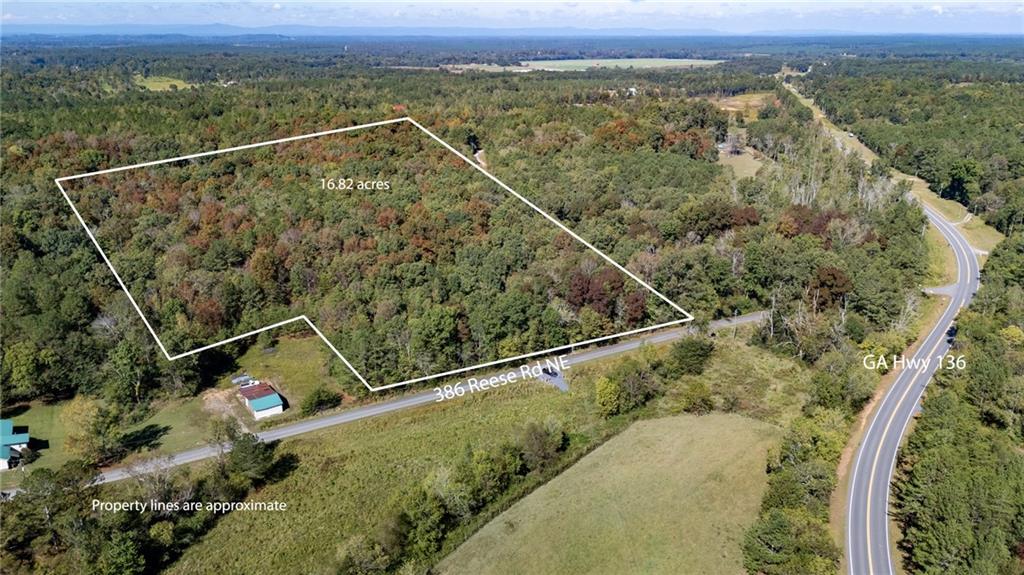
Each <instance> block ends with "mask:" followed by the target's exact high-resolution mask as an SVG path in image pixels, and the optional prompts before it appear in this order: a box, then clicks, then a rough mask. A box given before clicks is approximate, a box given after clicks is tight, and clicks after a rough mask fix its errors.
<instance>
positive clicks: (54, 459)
mask: <svg viewBox="0 0 1024 575" xmlns="http://www.w3.org/2000/svg"><path fill="white" fill-rule="evenodd" d="M327 353H328V352H327V350H326V349H324V346H323V342H321V341H320V339H319V338H316V337H305V338H282V339H281V340H280V341H279V342H278V343H277V344H276V345H275V346H274V348H273V351H271V352H267V351H265V350H264V349H262V348H261V347H259V346H252V347H251V348H249V350H248V351H247V352H246V353H245V354H243V355H242V356H241V357H240V358H238V369H237V370H236V371H237V372H245V373H248V374H250V375H252V376H253V377H256V378H259V379H265V380H267V381H270V382H272V383H273V384H274V386H275V387H277V388H278V390H279V391H281V393H282V394H283V395H284V396H285V398H286V399H287V400H288V403H289V410H288V411H286V412H285V414H284V415H280V416H276V417H272V418H269V419H265V420H263V421H260V422H259V423H258V424H257V423H256V422H255V421H254V420H253V418H252V415H251V414H250V413H249V411H248V410H246V409H245V407H244V406H242V404H241V402H240V401H239V400H238V398H237V396H236V394H235V393H234V391H233V388H234V386H233V385H231V375H232V374H226V375H224V376H223V377H222V378H220V380H219V381H218V383H217V388H214V389H208V390H206V391H204V392H203V393H202V394H200V395H198V396H196V397H190V398H181V399H171V400H167V401H161V402H158V403H156V404H154V405H153V410H152V413H151V415H150V416H149V417H147V418H146V419H145V420H143V421H142V422H140V423H138V424H137V425H135V426H133V427H131V428H129V429H128V430H127V431H128V432H129V433H131V432H141V431H142V430H147V431H148V432H149V434H151V436H154V437H155V439H154V442H153V443H152V444H149V445H147V446H145V447H141V448H140V449H139V450H138V451H136V452H134V453H132V454H131V455H129V456H128V457H127V458H126V460H125V461H126V462H129V463H130V462H131V461H133V460H141V459H148V458H151V457H153V456H155V455H165V454H171V453H176V452H178V451H183V450H186V449H190V448H192V447H197V446H200V445H203V444H205V443H206V441H207V439H208V437H209V421H210V419H211V417H213V416H215V415H221V414H223V413H225V412H226V413H230V414H231V415H233V416H235V417H238V418H239V419H240V420H241V422H242V424H243V425H245V426H246V427H248V428H249V429H252V430H254V431H255V430H256V429H259V428H267V427H271V426H274V425H279V424H281V423H286V422H289V421H294V420H295V419H298V418H299V406H300V405H301V404H302V400H303V399H304V398H305V397H306V395H308V394H309V392H311V391H312V390H313V389H315V388H316V387H318V386H319V385H321V384H323V385H326V386H327V387H328V388H329V389H332V390H333V391H337V392H339V393H340V392H341V391H342V390H341V388H340V386H338V385H337V383H336V382H335V381H334V379H333V378H331V377H329V376H328V375H327V374H326V373H324V369H323V365H324V364H323V361H321V360H322V358H323V357H326V355H327ZM233 373H234V372H233ZM224 392H227V393H226V397H225V398H224V399H225V400H226V401H222V402H220V403H219V404H218V403H217V402H216V401H212V402H205V401H204V399H206V400H209V399H212V398H210V397H209V395H210V394H219V395H225V393H224ZM204 403H205V405H204ZM66 405H67V402H57V403H42V402H33V403H32V404H30V405H29V406H28V409H17V410H15V411H13V412H12V413H13V418H14V422H15V425H18V426H23V425H25V426H28V428H29V433H30V435H31V437H32V438H33V440H36V441H44V442H46V443H45V447H43V448H42V449H40V450H39V459H37V460H36V461H35V462H33V463H32V464H30V465H29V466H28V467H27V468H26V469H28V470H32V469H35V468H37V467H46V468H50V469H56V468H58V467H60V466H61V465H63V464H64V463H65V462H66V461H68V460H69V459H71V458H72V456H71V454H69V453H68V452H67V451H65V449H64V442H65V438H66V436H67V432H68V430H67V429H66V428H65V425H64V420H63V419H62V418H61V411H62V410H63V409H64V406H66ZM218 405H219V406H221V407H223V409H221V408H216V409H214V406H218ZM211 409H213V411H215V412H216V413H211ZM4 417H7V414H5V415H4ZM140 435H141V433H140ZM34 445H37V446H38V443H35V444H34ZM23 475H24V474H23V473H21V472H19V471H17V470H12V471H5V472H3V473H0V487H3V488H4V489H7V488H10V487H13V486H16V485H17V484H18V483H19V482H20V481H21V477H22V476H23Z"/></svg>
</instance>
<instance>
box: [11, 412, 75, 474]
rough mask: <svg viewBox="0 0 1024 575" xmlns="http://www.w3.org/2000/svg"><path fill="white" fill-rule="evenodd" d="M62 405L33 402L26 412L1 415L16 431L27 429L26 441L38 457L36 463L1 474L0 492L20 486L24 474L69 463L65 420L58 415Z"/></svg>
mask: <svg viewBox="0 0 1024 575" xmlns="http://www.w3.org/2000/svg"><path fill="white" fill-rule="evenodd" d="M63 408H64V403H42V402H33V403H32V404H31V405H30V406H29V408H28V409H27V410H25V411H21V410H20V409H16V410H14V411H13V413H11V414H8V413H6V412H5V413H4V417H5V418H7V417H11V415H13V417H12V419H13V420H14V425H15V427H22V426H28V433H29V439H30V440H31V441H32V443H31V444H30V447H32V448H33V449H35V450H36V452H37V453H38V454H39V459H37V460H35V461H34V462H32V463H30V464H29V465H27V466H24V467H19V468H15V469H11V470H8V471H3V472H0V488H3V489H8V488H10V487H15V486H17V485H18V484H19V483H20V482H21V476H22V475H24V473H23V470H24V471H31V470H32V469H35V468H36V467H60V466H61V465H63V464H64V462H66V461H67V460H68V459H70V458H71V456H70V454H68V453H67V452H66V451H64V434H65V433H66V430H65V429H64V420H63V419H61V416H60V412H61V410H62V409H63Z"/></svg>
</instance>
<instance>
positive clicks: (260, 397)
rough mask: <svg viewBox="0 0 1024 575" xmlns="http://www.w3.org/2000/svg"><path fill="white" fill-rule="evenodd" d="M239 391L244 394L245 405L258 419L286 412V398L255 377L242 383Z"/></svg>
mask: <svg viewBox="0 0 1024 575" xmlns="http://www.w3.org/2000/svg"><path fill="white" fill-rule="evenodd" d="M238 393H239V395H241V396H242V399H243V400H244V401H245V405H246V406H247V407H248V408H249V411H251V412H252V416H253V417H254V418H256V419H263V418H264V417H270V416H271V415H277V414H279V413H283V412H284V399H282V398H281V395H280V394H279V393H277V391H276V390H275V389H274V388H273V387H271V386H270V384H268V383H263V382H261V381H257V380H255V379H253V380H251V381H249V382H247V383H243V384H241V385H240V386H239V388H238Z"/></svg>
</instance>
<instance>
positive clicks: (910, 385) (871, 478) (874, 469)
mask: <svg viewBox="0 0 1024 575" xmlns="http://www.w3.org/2000/svg"><path fill="white" fill-rule="evenodd" d="M937 219H939V220H941V221H942V223H944V224H946V225H950V224H949V223H948V222H946V221H945V220H944V219H943V218H942V217H941V216H939V217H938V218H937ZM935 227H936V229H939V228H940V226H939V225H936V226H935ZM939 231H940V232H941V231H942V230H941V229H940V230H939ZM954 233H955V232H954ZM949 245H950V247H951V248H952V249H953V251H954V252H955V253H956V255H957V271H958V272H959V271H962V270H963V268H962V267H961V266H960V261H961V260H960V257H959V256H961V255H963V256H964V261H966V262H967V268H968V269H967V281H968V282H969V281H970V254H966V253H964V251H963V249H962V246H960V242H953V241H950V242H949ZM952 306H953V302H952V301H951V302H950V306H949V307H947V308H946V312H948V311H949V309H950V308H951V307H952ZM962 308H963V302H961V303H960V305H959V306H958V307H957V312H959V311H960V309H962ZM946 312H944V313H943V314H942V315H946ZM938 325H939V324H936V327H938ZM933 332H934V329H933ZM941 344H942V338H939V339H938V340H937V341H936V342H935V345H933V346H932V348H931V349H930V350H929V351H928V355H926V356H925V357H926V358H931V357H932V354H934V353H935V350H937V349H938V348H939V345H941ZM927 366H928V364H927V363H925V364H924V365H923V366H922V367H921V368H919V369H918V371H917V372H916V373H914V375H912V376H911V378H910V382H909V383H908V384H907V387H906V389H904V390H903V394H902V395H901V396H900V399H899V401H897V402H896V407H894V408H893V410H892V413H891V414H890V415H889V420H888V421H886V423H885V427H883V428H882V438H881V439H880V440H879V442H878V449H877V450H876V451H875V457H874V460H873V461H872V462H871V474H870V476H869V478H868V494H867V503H866V505H867V506H866V510H865V517H867V520H866V521H865V522H864V527H865V531H866V534H867V540H866V541H867V552H868V573H869V574H873V573H874V572H875V570H874V559H873V558H872V556H871V547H872V546H871V492H872V490H873V487H874V484H875V473H876V472H877V470H878V460H879V459H880V458H881V454H882V448H883V447H884V446H885V440H886V438H887V437H888V435H889V429H890V427H891V426H892V422H893V420H894V419H895V418H896V414H897V413H899V411H900V408H901V407H902V406H903V402H904V401H905V400H906V398H907V395H908V394H909V393H910V391H911V390H912V389H913V388H914V385H915V384H916V382H917V379H918V378H919V377H920V376H921V374H922V373H923V372H924V370H925V369H927ZM886 511H887V512H888V510H886ZM851 575H856V574H851Z"/></svg>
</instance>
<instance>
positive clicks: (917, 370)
mask: <svg viewBox="0 0 1024 575" xmlns="http://www.w3.org/2000/svg"><path fill="white" fill-rule="evenodd" d="M923 207H924V210H925V213H926V214H927V216H928V219H929V220H930V221H931V222H932V224H933V225H934V226H935V227H936V228H937V229H938V230H939V232H941V233H942V235H943V237H945V238H946V241H947V242H949V244H950V246H952V248H953V252H954V253H955V254H956V262H957V268H958V271H957V280H956V283H955V284H954V286H953V289H952V290H950V291H951V297H950V302H949V306H948V307H947V308H946V309H945V311H944V312H943V314H942V317H940V318H939V321H938V323H937V324H935V327H934V328H933V329H932V331H931V332H930V333H929V334H928V337H926V338H925V340H924V342H923V343H922V344H921V346H920V347H919V348H918V349H917V351H916V352H915V353H914V354H913V356H912V358H913V359H914V360H917V361H923V360H924V359H928V362H927V363H926V364H924V365H920V364H917V363H915V364H914V365H915V366H916V367H914V368H907V369H903V370H902V371H901V372H900V374H899V376H898V377H897V378H896V381H895V382H894V383H893V385H892V387H891V388H889V390H888V391H887V392H886V394H885V397H884V398H883V399H882V402H881V404H880V405H879V406H878V409H877V410H876V411H875V413H874V414H873V415H872V417H871V421H870V422H869V423H868V427H867V431H866V433H865V434H864V438H863V440H862V441H861V443H860V445H859V446H858V448H857V453H856V455H855V460H854V465H853V472H852V474H851V475H850V494H849V500H848V501H847V504H848V505H847V520H846V552H847V561H848V567H849V573H850V575H891V574H893V573H895V565H894V564H893V558H892V553H891V551H890V549H891V545H890V542H889V491H890V489H889V484H890V482H891V480H892V475H893V471H894V470H895V467H896V455H897V452H898V451H899V448H900V443H901V442H902V439H903V435H904V433H906V429H907V426H908V425H909V424H910V421H911V420H912V419H913V417H914V414H915V413H916V412H917V409H918V406H919V405H920V402H921V396H922V394H923V393H924V388H925V386H926V385H927V384H928V381H929V380H930V379H931V377H932V375H933V374H934V373H935V371H936V369H938V368H939V367H940V360H939V359H938V357H939V356H943V355H945V353H946V352H947V351H948V350H949V343H948V342H947V337H948V336H947V332H948V331H949V329H950V327H952V325H953V321H954V319H955V318H956V315H957V312H959V311H960V308H962V307H964V306H966V305H967V304H968V303H969V302H970V300H971V298H972V297H973V296H974V292H975V291H977V289H978V271H979V266H978V260H977V258H976V257H975V255H974V252H973V250H972V248H971V245H970V244H968V243H967V239H966V238H964V236H963V235H962V234H961V233H960V230H958V229H957V228H956V226H954V225H953V224H950V223H949V222H947V221H946V220H945V219H943V217H942V216H941V215H940V214H939V213H938V212H936V211H934V210H932V209H931V208H928V207H927V206H923Z"/></svg>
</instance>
